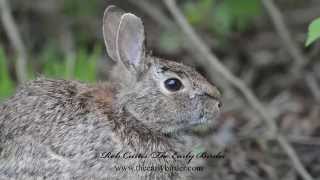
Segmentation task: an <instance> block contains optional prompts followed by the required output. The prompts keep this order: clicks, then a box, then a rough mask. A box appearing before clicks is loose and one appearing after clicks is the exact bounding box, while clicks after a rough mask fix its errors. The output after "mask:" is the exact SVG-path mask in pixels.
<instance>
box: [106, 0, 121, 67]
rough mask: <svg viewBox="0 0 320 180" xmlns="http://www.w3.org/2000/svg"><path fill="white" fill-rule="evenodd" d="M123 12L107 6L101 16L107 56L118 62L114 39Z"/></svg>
mask: <svg viewBox="0 0 320 180" xmlns="http://www.w3.org/2000/svg"><path fill="white" fill-rule="evenodd" d="M124 14H125V12H124V11H123V10H122V9H120V8H118V7H116V6H113V5H111V6H108V7H107V9H106V10H105V11H104V16H103V38H104V42H105V45H106V48H107V52H108V55H109V56H110V57H111V58H112V60H114V61H118V53H117V50H116V39H117V34H118V29H119V25H120V20H121V17H122V16H123V15H124Z"/></svg>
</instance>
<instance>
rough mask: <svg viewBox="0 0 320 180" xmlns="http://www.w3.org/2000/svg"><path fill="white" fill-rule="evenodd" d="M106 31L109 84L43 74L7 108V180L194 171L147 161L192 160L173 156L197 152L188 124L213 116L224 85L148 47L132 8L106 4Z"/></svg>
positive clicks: (0, 166)
mask: <svg viewBox="0 0 320 180" xmlns="http://www.w3.org/2000/svg"><path fill="white" fill-rule="evenodd" d="M103 37H104V42H105V45H106V50H107V53H108V55H109V56H110V58H111V59H112V61H114V62H115V63H116V65H115V68H114V70H113V72H112V77H113V78H112V80H110V81H109V82H99V83H96V84H86V83H83V82H78V81H73V80H58V79H56V80H54V79H46V78H44V77H40V78H37V79H36V80H33V81H30V82H27V83H25V84H24V85H21V86H20V87H18V88H17V90H16V93H15V94H14V95H13V96H12V97H10V98H8V99H7V100H6V101H5V102H3V103H2V104H1V105H0V179H21V180H25V179H131V180H134V179H146V180H147V179H168V180H169V179H185V178H188V177H191V176H192V173H191V175H190V174H188V173H187V172H185V171H183V172H182V171H180V170H168V171H166V170H163V169H162V171H161V169H158V170H150V169H149V170H146V167H149V168H150V167H152V166H153V167H156V166H158V167H160V166H162V167H186V166H188V165H190V164H188V161H187V160H186V159H183V158H174V156H173V154H175V153H182V152H189V151H192V147H194V145H195V144H196V142H195V141H194V140H195V139H192V138H191V137H192V133H191V132H190V130H192V128H194V127H196V126H198V125H199V124H200V125H201V124H206V123H209V122H214V121H215V119H216V118H217V116H218V115H219V112H220V111H221V110H220V106H221V104H220V103H221V102H220V96H221V95H220V91H219V90H218V89H217V87H216V86H214V85H212V84H210V83H209V82H208V81H207V80H206V79H205V78H204V77H203V76H202V75H200V74H199V73H198V72H196V70H195V69H194V68H192V67H188V66H186V65H183V64H182V63H177V62H174V61H169V60H165V59H162V58H158V57H153V56H152V55H150V54H148V53H147V52H146V49H145V33H144V26H143V23H142V21H141V19H140V18H139V17H137V16H135V15H134V14H132V13H127V12H125V11H123V10H122V9H120V8H118V7H116V6H113V5H110V6H108V7H107V8H106V10H105V12H104V17H103ZM189 162H190V160H189ZM117 166H118V168H119V167H121V166H122V168H123V167H125V168H128V169H121V170H119V169H116V168H117ZM130 168H131V169H130ZM133 168H134V169H133Z"/></svg>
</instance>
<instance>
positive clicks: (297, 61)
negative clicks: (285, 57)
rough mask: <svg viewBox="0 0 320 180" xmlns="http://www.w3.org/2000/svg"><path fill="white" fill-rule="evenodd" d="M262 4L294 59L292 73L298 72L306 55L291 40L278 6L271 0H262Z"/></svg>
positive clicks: (303, 63)
mask: <svg viewBox="0 0 320 180" xmlns="http://www.w3.org/2000/svg"><path fill="white" fill-rule="evenodd" d="M262 4H263V6H264V8H265V9H266V11H267V13H268V15H269V16H270V18H271V21H272V23H273V25H274V27H275V29H276V31H277V33H278V35H279V37H280V38H281V40H282V42H283V44H284V47H285V48H286V50H287V51H288V53H289V54H290V56H291V57H292V59H293V60H294V63H293V69H292V71H293V72H294V73H296V72H299V71H300V70H301V68H302V67H303V66H304V65H305V64H306V63H307V59H306V57H304V55H303V53H302V52H301V50H300V49H299V48H298V47H297V45H296V43H295V42H294V41H293V40H292V37H291V34H290V31H289V29H288V28H287V26H286V24H285V22H284V18H283V15H282V14H281V12H280V10H279V9H278V7H277V6H276V5H275V3H274V2H273V0H262Z"/></svg>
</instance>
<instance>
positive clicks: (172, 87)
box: [164, 78, 182, 91]
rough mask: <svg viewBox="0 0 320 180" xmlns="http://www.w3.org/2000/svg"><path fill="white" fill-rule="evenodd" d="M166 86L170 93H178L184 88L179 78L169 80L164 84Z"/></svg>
mask: <svg viewBox="0 0 320 180" xmlns="http://www.w3.org/2000/svg"><path fill="white" fill-rule="evenodd" d="M164 85H165V87H166V88H167V89H168V90H169V91H178V90H180V89H181V88H182V83H181V81H180V80H179V79H177V78H170V79H167V80H166V81H165V82H164Z"/></svg>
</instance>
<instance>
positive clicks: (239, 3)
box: [184, 0, 261, 37]
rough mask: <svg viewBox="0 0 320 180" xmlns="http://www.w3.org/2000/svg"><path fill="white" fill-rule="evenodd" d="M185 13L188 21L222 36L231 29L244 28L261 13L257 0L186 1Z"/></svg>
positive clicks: (239, 29)
mask: <svg viewBox="0 0 320 180" xmlns="http://www.w3.org/2000/svg"><path fill="white" fill-rule="evenodd" d="M184 11H185V14H186V16H187V18H188V20H189V22H190V23H192V24H194V25H197V26H204V25H205V26H206V27H207V28H208V29H209V30H210V31H213V32H215V33H218V34H220V35H221V36H222V37H223V36H225V35H226V34H228V33H230V32H232V31H243V30H245V29H246V28H247V27H248V26H249V25H250V23H251V22H252V20H253V18H255V17H256V16H259V15H260V13H261V2H260V1H259V0H224V1H217V0H202V1H187V2H186V3H185V5H184Z"/></svg>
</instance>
